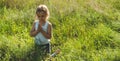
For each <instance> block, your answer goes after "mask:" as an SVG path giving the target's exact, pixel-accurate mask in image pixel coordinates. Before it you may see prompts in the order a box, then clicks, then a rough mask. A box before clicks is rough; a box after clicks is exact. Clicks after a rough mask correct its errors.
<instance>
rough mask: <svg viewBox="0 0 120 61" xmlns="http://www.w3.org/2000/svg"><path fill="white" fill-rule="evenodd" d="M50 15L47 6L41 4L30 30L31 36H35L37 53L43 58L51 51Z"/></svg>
mask: <svg viewBox="0 0 120 61" xmlns="http://www.w3.org/2000/svg"><path fill="white" fill-rule="evenodd" d="M48 17H49V10H48V8H47V6H46V5H39V6H38V7H37V9H36V16H35V21H34V23H33V26H32V29H31V31H30V36H33V37H35V55H36V56H37V57H39V58H42V59H43V55H44V54H45V55H46V54H47V53H50V39H51V37H52V24H51V23H50V22H49V21H48ZM36 61H37V60H36Z"/></svg>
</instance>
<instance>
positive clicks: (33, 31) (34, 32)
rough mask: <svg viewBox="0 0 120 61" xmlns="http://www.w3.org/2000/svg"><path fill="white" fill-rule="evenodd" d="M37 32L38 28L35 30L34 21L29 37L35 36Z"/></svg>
mask: <svg viewBox="0 0 120 61" xmlns="http://www.w3.org/2000/svg"><path fill="white" fill-rule="evenodd" d="M37 34H38V30H35V23H33V25H32V29H31V31H30V36H31V37H34V36H36V35H37Z"/></svg>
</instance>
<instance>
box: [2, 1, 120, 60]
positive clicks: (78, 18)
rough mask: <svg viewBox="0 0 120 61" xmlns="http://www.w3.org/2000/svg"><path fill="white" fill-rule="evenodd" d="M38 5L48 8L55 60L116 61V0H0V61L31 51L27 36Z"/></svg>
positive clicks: (119, 20)
mask: <svg viewBox="0 0 120 61" xmlns="http://www.w3.org/2000/svg"><path fill="white" fill-rule="evenodd" d="M39 4H46V5H47V6H48V8H49V10H50V18H49V21H50V22H51V23H52V25H53V37H52V39H51V46H52V52H54V51H55V50H56V49H58V48H60V49H61V53H60V54H59V55H57V56H56V57H55V58H53V60H54V61H55V60H56V61H119V60H120V53H119V52H120V37H119V36H120V5H119V4H120V2H119V0H114V1H113V0H102V1H100V0H65V1H64V0H30V1H27V0H1V1H0V61H10V60H11V61H18V60H21V59H23V58H24V59H25V60H26V61H30V60H31V56H29V57H28V55H29V54H31V53H32V52H33V51H34V47H33V46H34V38H32V37H30V36H29V32H30V29H31V27H32V23H33V21H34V16H35V10H36V7H37V6H38V5H39Z"/></svg>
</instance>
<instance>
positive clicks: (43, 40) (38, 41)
mask: <svg viewBox="0 0 120 61" xmlns="http://www.w3.org/2000/svg"><path fill="white" fill-rule="evenodd" d="M38 26H39V20H36V21H35V30H37V29H38ZM47 28H48V21H46V23H45V24H44V25H43V26H42V29H43V30H44V31H45V32H47ZM49 42H50V39H47V38H45V37H44V36H43V34H42V33H41V32H39V33H38V34H37V35H36V36H35V43H36V44H37V45H44V44H48V43H49Z"/></svg>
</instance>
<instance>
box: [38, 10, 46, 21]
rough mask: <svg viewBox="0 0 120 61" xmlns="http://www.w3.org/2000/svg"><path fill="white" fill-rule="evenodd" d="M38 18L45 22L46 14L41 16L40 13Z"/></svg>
mask: <svg viewBox="0 0 120 61" xmlns="http://www.w3.org/2000/svg"><path fill="white" fill-rule="evenodd" d="M37 16H38V19H39V20H45V19H46V16H45V14H41V13H40V12H38V13H37Z"/></svg>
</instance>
